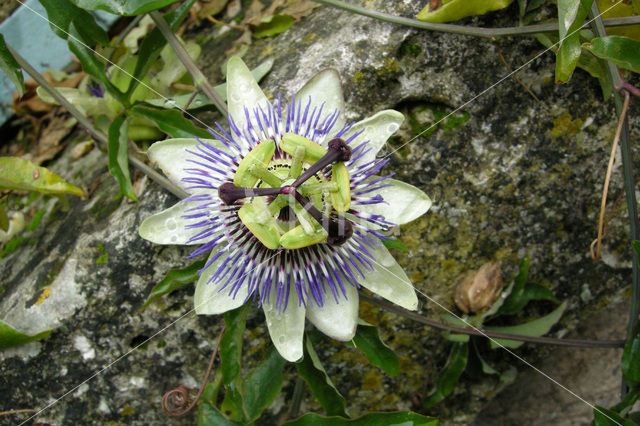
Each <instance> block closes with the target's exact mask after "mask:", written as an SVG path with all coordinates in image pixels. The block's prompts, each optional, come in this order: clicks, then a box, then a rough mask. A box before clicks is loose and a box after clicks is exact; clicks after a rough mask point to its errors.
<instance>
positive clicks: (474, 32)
mask: <svg viewBox="0 0 640 426" xmlns="http://www.w3.org/2000/svg"><path fill="white" fill-rule="evenodd" d="M314 1H315V2H316V3H320V4H324V5H327V6H333V7H336V8H338V9H342V10H346V11H348V12H353V13H357V14H359V15H364V16H369V17H371V18H374V19H378V20H380V21H384V22H391V23H393V24H400V25H404V26H407V27H413V28H420V29H423V30H431V31H439V32H443V33H452V34H461V35H468V36H474V37H486V38H494V37H500V36H524V35H531V34H538V33H553V32H557V31H558V24H555V23H553V24H538V25H527V26H523V27H507V28H482V27H470V26H466V25H454V24H439V23H433V22H425V21H419V20H417V19H411V18H403V17H400V16H394V15H389V14H388V13H383V12H378V11H376V10H371V9H367V8H364V7H360V6H355V5H352V4H348V3H345V2H343V1H340V0H314ZM638 23H640V16H629V17H625V18H612V19H605V20H604V24H605V25H606V26H607V27H617V26H621V25H632V24H638Z"/></svg>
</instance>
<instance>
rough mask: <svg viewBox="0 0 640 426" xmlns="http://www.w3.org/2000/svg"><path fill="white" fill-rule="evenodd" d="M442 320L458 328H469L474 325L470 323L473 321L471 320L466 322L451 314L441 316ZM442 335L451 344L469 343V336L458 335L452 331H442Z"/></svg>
mask: <svg viewBox="0 0 640 426" xmlns="http://www.w3.org/2000/svg"><path fill="white" fill-rule="evenodd" d="M440 318H442V320H443V321H444V322H446V323H448V324H451V325H456V326H458V327H469V326H470V325H474V324H472V323H471V321H470V320H471V319H469V320H468V321H467V322H464V321H463V320H462V319H461V318H458V317H456V316H453V315H451V314H442V315H440ZM478 326H479V325H478ZM440 334H441V335H442V337H444V338H445V339H447V340H449V341H451V342H468V341H469V335H468V334H457V333H452V332H450V331H442V332H441V333H440Z"/></svg>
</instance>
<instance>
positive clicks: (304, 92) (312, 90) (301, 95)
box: [284, 68, 344, 145]
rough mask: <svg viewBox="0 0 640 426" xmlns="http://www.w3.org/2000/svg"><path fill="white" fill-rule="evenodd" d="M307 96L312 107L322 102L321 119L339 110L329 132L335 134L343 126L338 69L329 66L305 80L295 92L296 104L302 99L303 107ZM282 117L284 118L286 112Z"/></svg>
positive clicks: (326, 139)
mask: <svg viewBox="0 0 640 426" xmlns="http://www.w3.org/2000/svg"><path fill="white" fill-rule="evenodd" d="M309 97H311V105H312V107H313V106H317V107H318V108H320V105H322V103H323V102H324V107H322V117H321V120H323V119H324V117H326V116H327V115H331V114H333V113H334V112H335V111H336V110H338V111H340V115H339V116H338V120H337V121H336V123H335V124H334V125H333V128H332V129H331V132H329V134H330V135H332V134H336V133H337V132H338V131H340V129H342V127H343V126H344V98H343V96H342V83H340V74H338V71H336V70H335V69H333V68H329V69H326V70H323V71H320V72H319V73H318V74H316V75H315V76H313V77H312V78H311V80H309V81H307V83H306V84H305V85H304V86H303V87H302V89H300V90H299V91H298V93H296V104H297V103H298V102H299V101H302V107H303V108H304V106H305V105H306V104H307V102H308V99H309ZM284 119H286V114H285V117H284ZM329 140H330V139H329V138H325V142H328V141H329ZM325 145H326V143H325Z"/></svg>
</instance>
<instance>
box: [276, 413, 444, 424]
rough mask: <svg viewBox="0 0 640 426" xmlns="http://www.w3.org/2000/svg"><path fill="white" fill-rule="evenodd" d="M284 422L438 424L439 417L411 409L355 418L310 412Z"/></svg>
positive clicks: (369, 414)
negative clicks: (424, 414) (425, 414)
mask: <svg viewBox="0 0 640 426" xmlns="http://www.w3.org/2000/svg"><path fill="white" fill-rule="evenodd" d="M284 424H285V425H287V426H342V425H348V426H388V425H397V426H400V425H402V426H436V425H437V424H438V419H435V418H433V417H427V416H423V415H422V414H418V413H414V412H411V411H396V412H387V413H368V414H365V415H364V416H361V417H357V418H355V419H345V418H342V417H336V416H333V417H324V416H321V415H319V414H315V413H309V414H305V415H304V416H302V417H300V418H298V419H295V420H291V421H288V422H286V423H284Z"/></svg>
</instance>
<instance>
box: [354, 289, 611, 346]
mask: <svg viewBox="0 0 640 426" xmlns="http://www.w3.org/2000/svg"><path fill="white" fill-rule="evenodd" d="M360 299H362V300H365V301H367V302H369V303H371V304H372V305H375V306H378V307H380V308H382V309H385V310H387V311H391V312H394V313H396V314H398V315H401V316H403V317H405V318H409V319H410V320H413V321H416V322H419V323H421V324H425V325H428V326H429V327H433V328H436V329H438V330H444V331H449V332H452V333H457V334H468V335H470V336H484V337H490V338H493V339H508V340H516V341H518V342H530V343H541V344H547V345H556V346H573V347H580V348H621V347H623V346H624V340H582V339H556V338H553V337H534V336H523V335H520V334H511V333H501V332H498V331H488V330H482V329H480V330H478V329H474V328H471V327H460V326H456V325H449V324H443V323H441V322H440V321H437V320H433V319H430V318H427V317H425V316H423V315H420V314H418V313H416V312H411V311H408V310H406V309H404V308H402V307H400V306H398V305H395V304H393V303H391V302H387V301H386V300H382V299H378V298H376V297H373V296H371V295H368V294H366V293H364V292H360Z"/></svg>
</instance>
